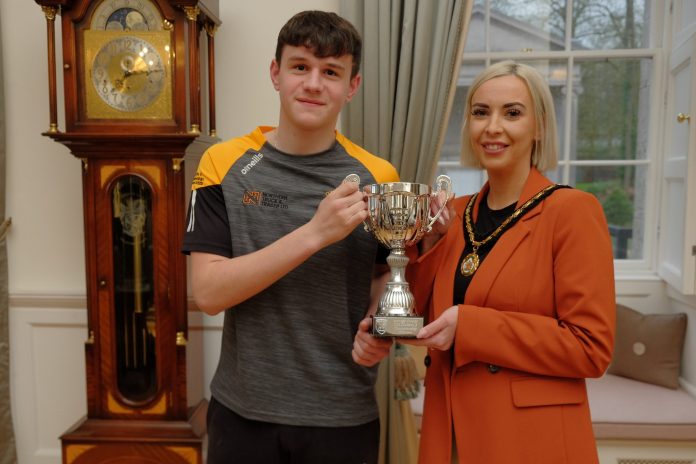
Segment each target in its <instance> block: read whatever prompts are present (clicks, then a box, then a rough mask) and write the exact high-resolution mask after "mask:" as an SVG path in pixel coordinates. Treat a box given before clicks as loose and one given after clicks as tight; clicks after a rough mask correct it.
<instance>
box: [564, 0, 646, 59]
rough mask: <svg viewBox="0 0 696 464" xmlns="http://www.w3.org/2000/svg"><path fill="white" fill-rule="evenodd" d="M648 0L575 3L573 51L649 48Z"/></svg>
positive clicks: (600, 0) (583, 1) (576, 0)
mask: <svg viewBox="0 0 696 464" xmlns="http://www.w3.org/2000/svg"><path fill="white" fill-rule="evenodd" d="M646 4H649V0H573V24H574V28H575V29H574V30H573V41H572V44H573V49H576V50H583V49H589V50H607V49H619V48H643V47H648V46H649V45H648V44H649V41H648V30H649V28H648V27H646V25H649V21H647V12H648V11H649V9H648V8H646Z"/></svg>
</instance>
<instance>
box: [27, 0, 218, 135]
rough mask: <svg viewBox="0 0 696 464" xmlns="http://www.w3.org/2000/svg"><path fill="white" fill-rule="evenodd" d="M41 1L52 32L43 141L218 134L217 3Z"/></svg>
mask: <svg viewBox="0 0 696 464" xmlns="http://www.w3.org/2000/svg"><path fill="white" fill-rule="evenodd" d="M35 1H36V3H37V4H39V5H40V6H41V9H42V11H43V13H44V16H45V18H46V27H47V42H48V49H47V51H48V53H47V54H48V87H49V123H48V129H47V130H46V132H45V133H44V135H47V136H50V137H52V138H54V139H56V140H58V141H61V142H62V141H64V140H65V139H66V136H67V135H68V134H75V135H77V134H82V133H88V134H94V135H95V136H96V135H99V134H123V135H126V134H128V135H131V134H189V135H192V136H194V137H197V136H199V135H201V134H204V135H208V136H212V137H214V136H215V133H216V127H215V126H216V121H215V79H214V74H215V63H214V57H215V55H214V40H215V31H216V30H217V28H218V27H219V26H220V20H219V19H218V14H219V7H218V1H217V0H205V1H194V0H101V1H93V0H35ZM58 17H59V18H60V20H61V26H62V27H61V30H62V40H61V42H60V44H61V45H62V51H63V63H62V64H61V66H60V67H57V65H56V38H55V21H56V18H58ZM57 69H60V70H61V72H62V73H63V83H64V89H63V90H64V111H65V128H64V130H61V128H60V127H59V126H58V117H57V89H56V72H57ZM202 75H204V76H205V77H206V78H207V82H205V83H204V85H201V76H202ZM201 89H203V91H204V92H205V94H204V95H202V94H201ZM203 110H206V114H205V115H203V114H202V111H203ZM60 134H62V135H60Z"/></svg>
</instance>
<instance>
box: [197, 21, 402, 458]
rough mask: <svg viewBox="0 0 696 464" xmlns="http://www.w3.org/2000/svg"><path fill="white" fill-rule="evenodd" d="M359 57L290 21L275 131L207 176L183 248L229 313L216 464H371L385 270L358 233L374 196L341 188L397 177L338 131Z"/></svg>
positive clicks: (218, 386)
mask: <svg viewBox="0 0 696 464" xmlns="http://www.w3.org/2000/svg"><path fill="white" fill-rule="evenodd" d="M360 53H361V39H360V36H359V35H358V33H357V31H356V30H355V28H354V27H353V26H352V25H351V24H350V23H349V22H347V21H346V20H344V19H342V18H341V17H339V16H337V15H336V14H333V13H327V12H320V11H305V12H302V13H299V14H297V15H295V16H294V17H293V18H291V19H290V20H289V21H288V22H287V23H286V24H285V26H284V27H283V28H282V30H281V31H280V34H279V36H278V44H277V48H276V55H275V59H274V60H273V61H272V62H271V67H270V76H271V81H272V82H273V86H274V87H275V89H276V91H277V92H278V94H279V97H280V116H279V121H278V126H277V127H275V128H272V127H259V128H257V129H256V130H254V131H253V132H251V133H250V134H248V135H246V136H243V137H239V138H235V139H232V140H230V141H227V142H223V143H220V144H217V145H215V146H213V147H211V148H210V149H209V150H208V151H207V152H206V153H205V154H204V155H203V158H202V159H201V162H200V165H199V167H198V171H197V173H196V176H195V178H194V181H193V191H192V195H191V202H190V206H189V213H188V221H187V228H186V234H185V239H184V246H183V250H184V252H185V253H190V255H191V283H192V292H193V297H194V300H195V301H196V304H197V305H198V306H199V308H200V309H201V310H203V311H204V312H206V313H208V314H217V313H219V312H221V311H224V312H225V318H224V329H223V335H222V348H221V355H220V361H219V365H218V368H217V371H216V373H215V376H214V378H213V381H212V384H211V392H212V398H211V402H210V406H209V410H208V461H207V462H208V463H209V464H216V463H230V462H243V463H282V462H302V463H327V462H331V463H343V462H345V463H373V462H374V463H376V462H377V454H378V447H379V420H378V411H377V406H376V403H375V397H374V390H373V386H374V380H375V376H376V371H375V368H374V367H363V366H364V365H373V364H374V363H376V362H377V361H378V360H379V359H381V358H382V357H384V356H385V355H386V353H388V350H389V345H390V342H388V341H384V340H380V339H375V338H373V337H371V336H369V334H368V329H369V325H370V324H369V318H368V317H367V316H368V315H369V312H370V311H374V310H375V309H376V306H377V300H378V297H379V294H380V293H381V287H380V284H382V285H383V282H384V281H386V279H385V278H384V277H383V276H380V277H373V276H375V275H377V274H376V273H375V272H374V271H375V269H377V268H379V269H381V270H382V272H384V271H385V270H386V266H385V265H382V266H376V265H375V263H376V261H379V259H378V258H377V254H378V253H377V252H378V246H377V242H376V241H375V240H374V239H373V238H371V237H370V235H369V234H368V233H367V232H365V231H364V230H363V227H361V226H360V224H361V223H362V221H363V220H365V219H366V218H367V210H366V203H365V201H364V198H363V197H364V194H363V193H362V192H361V191H360V190H359V188H358V186H357V184H355V183H353V182H342V181H343V180H344V179H345V178H346V176H347V175H348V174H353V173H355V174H358V175H359V176H360V179H361V183H362V184H363V185H366V184H371V183H377V182H393V181H397V180H398V175H397V173H396V170H395V169H394V167H393V166H391V165H390V164H389V163H388V162H386V161H384V160H382V159H380V158H378V157H376V156H374V155H372V154H370V153H368V152H366V151H365V150H364V149H362V148H360V147H358V146H357V145H355V144H353V143H352V142H350V141H349V140H348V139H346V138H345V137H344V136H343V135H341V134H340V133H338V132H336V129H335V127H336V123H337V121H338V117H339V113H340V111H341V108H342V107H343V105H344V104H345V103H347V102H348V101H350V99H351V98H352V97H353V95H354V94H355V92H356V91H357V89H358V86H359V85H360V79H361V76H360V74H359V65H360ZM383 255H384V256H381V262H382V263H383V262H384V258H385V256H386V253H383ZM356 333H357V336H356ZM354 337H355V349H354V350H353V352H351V350H352V347H353V340H354ZM354 356H355V358H356V359H359V360H360V363H361V364H362V365H360V364H358V363H356V362H354V360H353V357H354Z"/></svg>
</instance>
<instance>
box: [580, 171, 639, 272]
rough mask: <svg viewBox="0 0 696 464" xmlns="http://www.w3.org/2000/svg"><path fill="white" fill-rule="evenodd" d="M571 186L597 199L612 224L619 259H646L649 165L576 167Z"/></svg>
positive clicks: (611, 229) (615, 255)
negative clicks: (646, 202)
mask: <svg viewBox="0 0 696 464" xmlns="http://www.w3.org/2000/svg"><path fill="white" fill-rule="evenodd" d="M570 171H571V172H570V177H571V180H570V185H574V186H575V187H576V188H578V189H580V190H584V191H586V192H589V193H591V194H593V195H594V196H596V197H597V199H598V200H599V201H600V203H601V204H602V208H604V215H605V216H606V218H607V222H608V223H609V233H610V235H611V238H612V242H613V246H614V258H615V259H641V258H642V257H643V241H644V237H643V235H644V233H643V231H644V224H645V197H646V185H645V181H646V173H647V169H646V167H645V166H572V167H571V170H570Z"/></svg>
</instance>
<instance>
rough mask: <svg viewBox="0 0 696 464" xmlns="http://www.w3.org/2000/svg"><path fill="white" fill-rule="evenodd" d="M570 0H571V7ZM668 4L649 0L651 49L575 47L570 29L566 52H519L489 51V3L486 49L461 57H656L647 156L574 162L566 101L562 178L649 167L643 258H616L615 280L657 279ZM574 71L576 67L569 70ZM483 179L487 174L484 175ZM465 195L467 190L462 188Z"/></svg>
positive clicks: (447, 162)
mask: <svg viewBox="0 0 696 464" xmlns="http://www.w3.org/2000/svg"><path fill="white" fill-rule="evenodd" d="M570 3H572V0H568V4H569V6H570ZM669 3H670V2H664V1H661V0H650V5H649V8H650V11H651V15H650V24H649V27H650V34H649V37H650V43H649V44H648V46H649V47H648V48H641V49H625V50H613V49H607V50H572V49H571V47H570V44H571V40H572V31H571V30H570V28H568V29H567V30H566V31H565V50H562V51H561V50H559V51H553V50H544V51H534V50H522V51H519V52H513V51H509V52H508V51H505V52H492V51H490V44H491V40H490V39H491V38H490V31H491V27H490V14H489V13H490V11H489V8H490V5H489V4H488V3H487V4H486V15H485V28H484V31H485V35H486V36H485V41H486V50H485V51H482V52H471V51H465V52H464V55H463V58H462V67H463V66H465V65H466V64H467V63H476V64H480V63H482V62H484V63H485V65H489V64H490V63H491V62H496V61H501V60H504V59H512V60H521V61H535V60H542V61H543V60H566V61H567V62H568V64H569V70H572V69H573V66H574V64H575V59H576V58H580V59H605V58H608V59H619V58H634V59H641V58H648V59H650V60H651V61H652V67H651V83H650V85H651V94H650V97H649V98H650V108H651V110H650V120H649V122H648V131H649V133H648V136H647V156H646V159H643V160H598V161H595V160H592V161H589V160H570V159H569V153H570V148H571V147H570V144H571V131H572V124H570V121H571V116H572V109H573V108H572V103H571V101H570V99H567V100H566V102H565V115H564V120H565V121H566V124H565V125H564V128H563V130H564V132H565V133H564V134H563V137H562V140H563V144H562V146H560V147H559V168H560V169H559V173H560V174H561V176H562V181H563V179H568V178H569V175H570V169H571V167H572V166H616V165H620V166H645V167H646V169H647V175H646V186H645V189H646V191H645V199H644V201H645V211H644V223H643V228H644V230H643V237H644V245H643V256H642V258H640V259H615V260H614V269H615V274H616V278H617V280H642V279H646V280H654V279H655V278H656V276H657V253H658V243H657V240H658V237H657V233H658V220H659V211H658V208H659V203H660V202H659V193H660V179H661V168H662V153H661V151H660V148H659V147H661V146H662V143H663V139H664V133H663V132H664V124H663V120H664V114H665V106H666V95H665V92H666V90H665V79H666V74H667V73H668V69H667V64H666V52H665V49H664V48H663V47H662V44H663V42H664V37H666V36H667V33H669V30H670V28H671V23H670V21H669V16H670V15H669V14H668V13H669ZM566 15H567V16H566V24H570V23H571V21H570V18H571V15H572V11H571V8H570V7H569V8H567V10H566ZM569 72H570V73H572V71H569ZM567 86H568V88H567V94H568V95H572V90H573V89H572V86H573V80H572V79H568V82H567ZM559 135H560V134H559ZM456 167H460V164H459V162H458V161H450V160H443V161H438V168H456ZM482 176H484V177H485V172H484V173H483V174H482ZM462 193H464V192H462Z"/></svg>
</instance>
